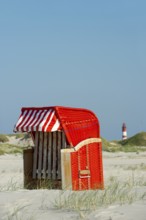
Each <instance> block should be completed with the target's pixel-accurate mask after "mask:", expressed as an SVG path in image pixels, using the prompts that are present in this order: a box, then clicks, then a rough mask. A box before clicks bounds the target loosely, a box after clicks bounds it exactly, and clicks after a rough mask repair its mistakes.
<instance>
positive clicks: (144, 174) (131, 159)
mask: <svg viewBox="0 0 146 220" xmlns="http://www.w3.org/2000/svg"><path fill="white" fill-rule="evenodd" d="M145 158H146V153H139V154H136V153H107V152H103V165H104V179H105V189H106V187H107V185H108V181H109V179H112V178H116V179H118V180H119V181H120V182H121V184H122V182H123V181H126V180H127V183H130V182H128V181H129V179H132V181H135V182H136V184H135V186H134V190H136V193H137V194H139V195H140V194H142V195H144V193H145V196H143V199H142V198H141V199H135V200H134V201H132V203H131V204H127V203H125V204H122V205H121V204H119V203H118V202H116V203H114V204H113V203H112V202H111V204H108V205H101V206H99V207H98V206H95V208H94V209H91V210H86V211H85V210H81V209H79V210H77V209H75V210H73V209H71V208H68V207H63V208H62V209H61V208H59V207H55V204H58V200H59V199H60V198H61V197H60V194H61V193H62V192H61V190H46V189H44V190H43V189H41V190H25V189H23V156H22V155H17V156H15V155H3V156H0V177H1V178H0V219H1V220H10V219H11V220H16V219H17V220H19V219H20V220H42V219H43V220H48V219H53V220H61V219H62V220H65V219H66V220H67V219H90V220H95V219H96V220H137V219H139V220H145V219H146V159H145ZM138 180H139V183H138ZM140 181H142V182H140ZM62 198H63V197H62ZM56 201H57V203H56Z"/></svg>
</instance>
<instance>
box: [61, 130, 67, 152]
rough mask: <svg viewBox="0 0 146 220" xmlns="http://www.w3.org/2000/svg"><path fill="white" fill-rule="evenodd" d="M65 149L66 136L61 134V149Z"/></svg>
mask: <svg viewBox="0 0 146 220" xmlns="http://www.w3.org/2000/svg"><path fill="white" fill-rule="evenodd" d="M66 147H67V144H66V136H65V133H64V132H62V148H63V149H65V148H66Z"/></svg>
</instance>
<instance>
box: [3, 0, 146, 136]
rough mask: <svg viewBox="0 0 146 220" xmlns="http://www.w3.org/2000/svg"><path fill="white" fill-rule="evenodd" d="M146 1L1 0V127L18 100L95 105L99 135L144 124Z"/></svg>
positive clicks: (9, 123) (9, 126)
mask: <svg viewBox="0 0 146 220" xmlns="http://www.w3.org/2000/svg"><path fill="white" fill-rule="evenodd" d="M145 10H146V1H144V0H143V1H142V0H123V1H118V0H111V1H109V0H103V1H99V0H91V1H89V0H88V1H87V0H73V1H71V0H58V1H57V0H54V1H51V0H43V1H38V0H29V1H28V0H25V1H20V0H17V1H16V0H13V1H11V0H9V1H8V0H5V1H0V79H1V81H0V82H1V83H0V103H1V108H0V133H13V127H14V124H15V123H16V121H17V119H18V117H19V114H20V109H21V107H27V106H30V107H31V106H38V107H39V106H52V105H62V106H73V107H82V108H87V109H90V110H92V111H94V112H95V114H96V115H97V117H98V118H99V121H100V126H101V136H102V137H104V138H106V139H108V140H114V139H116V140H117V139H121V136H122V132H121V127H122V123H123V122H125V123H126V125H127V132H128V136H133V135H135V134H136V133H138V132H140V131H146V102H145V94H146V85H145V84H146V13H145Z"/></svg>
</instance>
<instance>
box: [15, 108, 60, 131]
mask: <svg viewBox="0 0 146 220" xmlns="http://www.w3.org/2000/svg"><path fill="white" fill-rule="evenodd" d="M57 130H61V125H60V121H59V119H58V118H57V116H56V114H55V110H54V109H53V108H50V109H48V108H46V109H45V108H22V109H21V115H20V117H19V119H18V122H17V123H16V125H15V127H14V132H32V131H43V132H50V131H57Z"/></svg>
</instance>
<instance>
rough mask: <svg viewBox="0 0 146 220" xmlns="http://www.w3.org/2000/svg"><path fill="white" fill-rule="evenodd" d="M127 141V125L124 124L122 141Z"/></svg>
mask: <svg viewBox="0 0 146 220" xmlns="http://www.w3.org/2000/svg"><path fill="white" fill-rule="evenodd" d="M126 139H127V128H126V124H125V123H123V125H122V140H126Z"/></svg>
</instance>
